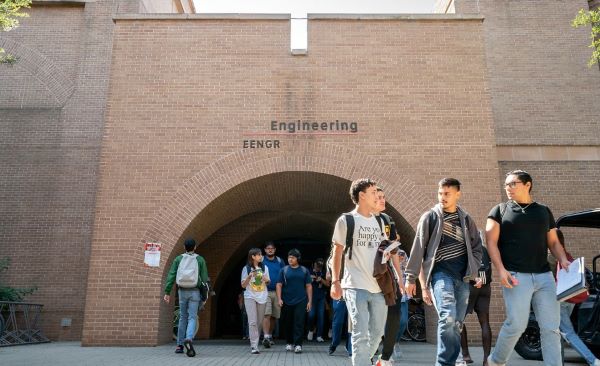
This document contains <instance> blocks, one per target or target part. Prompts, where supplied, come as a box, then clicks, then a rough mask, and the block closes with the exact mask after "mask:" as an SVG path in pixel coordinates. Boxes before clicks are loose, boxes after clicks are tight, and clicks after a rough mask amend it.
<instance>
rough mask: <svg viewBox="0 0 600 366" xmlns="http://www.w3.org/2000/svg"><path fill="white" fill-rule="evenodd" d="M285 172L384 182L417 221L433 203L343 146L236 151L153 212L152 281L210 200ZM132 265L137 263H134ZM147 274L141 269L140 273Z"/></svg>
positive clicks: (392, 200) (164, 311)
mask: <svg viewBox="0 0 600 366" xmlns="http://www.w3.org/2000/svg"><path fill="white" fill-rule="evenodd" d="M347 157H352V158H351V159H348V158H347ZM284 172H311V173H321V174H327V175H331V176H335V177H338V178H342V179H345V180H347V181H352V180H353V179H356V178H359V177H367V176H368V177H370V178H372V179H374V180H375V181H377V182H378V183H379V184H380V185H382V186H383V187H385V190H386V195H387V198H388V202H389V204H390V205H391V206H394V207H396V208H397V209H398V213H399V214H400V215H401V216H402V217H403V218H404V219H406V220H407V221H408V222H412V223H415V222H417V221H418V218H419V215H420V213H421V212H422V210H423V209H424V208H425V207H428V206H429V205H430V204H431V201H430V199H429V198H428V197H427V196H426V195H425V194H423V193H422V192H420V189H419V188H418V187H417V186H416V185H415V184H414V183H413V182H411V180H410V179H408V178H406V177H405V176H402V177H398V176H397V174H396V173H395V172H394V170H393V168H392V167H391V166H389V165H387V164H382V163H381V162H379V161H377V160H376V159H374V158H372V157H370V156H368V155H366V154H361V153H358V154H357V153H356V152H354V151H351V150H349V149H346V148H344V147H339V146H332V145H329V144H321V145H317V144H314V143H310V142H306V141H294V143H293V147H291V148H289V150H288V151H286V154H285V156H281V155H280V154H275V153H273V152H268V151H267V152H265V151H240V152H236V153H234V154H230V155H228V156H225V157H223V158H222V159H220V160H218V161H216V162H214V163H213V164H210V165H209V166H207V167H205V168H204V169H202V170H200V171H198V172H196V173H195V174H194V175H193V176H191V177H190V178H189V179H188V180H187V181H186V182H184V183H183V184H182V185H181V187H180V188H179V189H178V190H177V192H176V193H175V194H174V195H173V197H172V198H171V199H170V201H169V203H168V204H167V205H165V206H164V207H163V208H161V209H160V210H159V211H158V214H157V215H156V216H155V217H154V218H153V220H152V224H151V225H150V226H149V227H148V230H147V231H146V233H145V235H144V237H143V238H142V241H143V242H146V241H151V242H160V243H162V244H163V249H162V250H163V256H162V260H161V262H162V263H161V267H162V268H163V275H162V276H161V278H156V276H155V275H151V276H152V277H154V278H152V279H151V281H152V282H155V281H159V282H160V281H161V280H162V279H164V275H165V274H166V271H168V268H166V265H167V263H168V261H169V259H170V258H171V257H173V255H174V254H173V253H172V252H173V249H174V248H175V247H176V245H177V243H178V242H179V241H181V240H182V236H183V233H184V232H185V231H186V229H187V228H188V227H189V226H190V224H191V223H192V222H193V221H194V219H195V218H196V217H197V216H198V215H199V213H201V212H203V210H205V209H206V208H207V207H208V206H209V205H210V204H211V203H212V202H215V200H217V199H219V197H220V196H221V195H223V194H224V193H225V192H227V191H229V190H230V189H233V188H234V187H236V186H239V185H243V184H244V183H245V182H247V181H249V180H252V179H256V178H260V177H264V176H267V175H272V174H278V173H284ZM140 255H141V254H140ZM140 260H142V258H141V257H140V258H134V259H133V260H132V262H134V263H139V261H140ZM131 268H132V269H133V268H137V267H136V265H135V264H133V265H132V266H131ZM148 275H149V274H148V273H145V276H144V277H147V276H148ZM157 291H160V286H157ZM170 309H171V308H170V307H168V306H164V305H163V306H161V311H160V316H159V319H160V320H159V323H160V324H167V323H168V322H169V319H170V315H169V314H171V312H170ZM165 329H168V327H165V326H162V325H161V326H159V329H158V333H159V334H158V337H157V339H158V343H162V342H164V341H167V340H168V339H169V334H168V332H165Z"/></svg>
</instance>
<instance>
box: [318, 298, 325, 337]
mask: <svg viewBox="0 0 600 366" xmlns="http://www.w3.org/2000/svg"><path fill="white" fill-rule="evenodd" d="M323 328H325V298H324V297H323V298H321V299H319V300H317V338H321V339H322V338H323Z"/></svg>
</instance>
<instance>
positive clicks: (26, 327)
mask: <svg viewBox="0 0 600 366" xmlns="http://www.w3.org/2000/svg"><path fill="white" fill-rule="evenodd" d="M43 306H44V305H42V304H33V303H27V302H14V301H0V347H7V346H15V345H19V344H32V343H46V342H50V340H49V339H48V338H46V336H45V335H44V334H43V333H42V331H41V329H39V327H38V323H39V320H40V316H41V314H42V307H43ZM20 314H22V315H21V316H18V315H20Z"/></svg>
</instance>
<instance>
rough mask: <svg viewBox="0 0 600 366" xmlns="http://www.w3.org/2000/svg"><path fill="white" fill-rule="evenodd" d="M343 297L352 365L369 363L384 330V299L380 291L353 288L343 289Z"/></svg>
mask: <svg viewBox="0 0 600 366" xmlns="http://www.w3.org/2000/svg"><path fill="white" fill-rule="evenodd" d="M344 297H345V299H346V307H347V308H348V314H349V316H350V322H351V324H352V365H354V366H365V365H370V364H371V357H373V355H374V354H375V351H377V348H378V347H379V342H380V341H381V337H382V336H383V333H384V331H385V321H386V319H387V305H386V304H385V299H384V298H383V294H382V293H381V292H379V293H376V294H374V293H371V292H369V291H367V290H362V289H355V288H348V289H344Z"/></svg>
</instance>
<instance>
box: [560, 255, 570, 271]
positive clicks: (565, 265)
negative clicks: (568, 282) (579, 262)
mask: <svg viewBox="0 0 600 366" xmlns="http://www.w3.org/2000/svg"><path fill="white" fill-rule="evenodd" d="M570 264H571V262H569V260H568V259H567V258H565V259H563V260H562V261H560V267H561V268H564V269H565V271H567V272H569V265H570Z"/></svg>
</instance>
